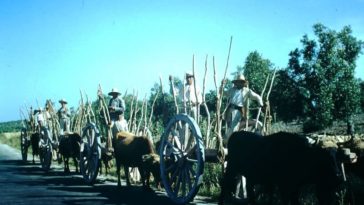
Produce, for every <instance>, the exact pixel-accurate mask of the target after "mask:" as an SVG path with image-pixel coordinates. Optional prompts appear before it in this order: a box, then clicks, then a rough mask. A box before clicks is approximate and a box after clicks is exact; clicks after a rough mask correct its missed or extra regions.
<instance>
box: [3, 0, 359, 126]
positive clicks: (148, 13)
mask: <svg viewBox="0 0 364 205" xmlns="http://www.w3.org/2000/svg"><path fill="white" fill-rule="evenodd" d="M363 10H364V0H347V1H342V0H319V1H318V0H315V1H314V0H308V1H290V0H285V1H268V0H266V1H253V0H249V1H246V0H245V1H243V0H237V1H217V0H215V1H213V0H211V1H188V0H185V1H171V0H170V1H147V0H143V1H122V0H108V1H105V0H104V1H101V0H99V1H97V0H94V1H88V0H52V1H46V0H43V1H41V0H34V1H32V0H1V1H0V72H1V74H0V81H1V83H0V94H1V96H2V97H1V99H2V100H1V101H0V122H2V121H10V120H17V119H20V116H19V108H24V107H25V106H35V107H37V106H38V105H39V106H44V103H45V100H46V99H48V98H50V99H52V100H53V101H56V102H57V101H58V100H59V99H61V98H66V99H67V100H68V101H69V106H74V107H77V106H78V102H79V99H80V94H79V92H80V90H82V91H83V92H85V93H86V94H87V95H88V97H89V99H91V100H95V99H96V91H97V86H98V84H99V83H101V85H102V87H103V89H104V92H108V91H110V90H111V89H112V88H113V87H117V88H118V89H119V90H120V91H121V92H122V93H124V92H125V91H127V92H128V93H132V92H133V91H135V92H138V93H139V98H140V99H142V98H144V96H145V95H146V94H148V93H150V89H151V88H152V87H153V85H154V83H158V82H159V76H161V77H162V79H163V81H164V85H165V86H166V85H168V80H167V79H168V75H170V74H172V75H174V76H180V77H181V78H182V77H183V73H184V71H186V70H192V56H193V55H194V56H195V69H196V72H197V73H198V74H199V75H201V76H202V74H203V71H204V61H205V57H206V55H208V56H209V61H208V63H209V68H210V70H209V71H208V72H209V74H208V79H207V87H208V88H209V89H213V88H214V85H213V75H212V72H213V71H212V66H211V65H212V56H214V57H215V62H216V68H217V75H218V79H221V78H222V75H223V72H224V69H225V64H226V58H227V52H228V46H229V41H230V36H233V43H232V50H231V57H230V62H229V69H228V72H229V73H231V72H234V71H235V70H236V67H237V66H238V65H243V63H244V60H245V58H246V56H247V55H248V53H249V52H251V51H254V50H257V51H258V52H259V53H260V54H261V55H262V56H263V58H267V59H269V60H271V62H272V63H274V64H275V65H276V66H277V67H280V68H282V67H285V66H286V65H287V62H288V53H289V52H290V51H291V50H293V49H294V48H296V47H300V46H301V44H300V39H301V38H302V36H303V35H304V34H308V35H309V37H313V34H312V26H313V25H314V24H315V23H319V22H320V23H322V24H324V25H325V26H327V27H328V28H330V29H334V30H337V31H339V30H341V29H342V28H343V26H345V25H351V27H352V30H353V34H354V36H356V37H357V38H358V39H360V40H364V27H363V25H364V12H363ZM357 66H358V68H357V73H356V74H357V77H360V78H362V79H364V57H363V56H361V57H360V58H359V61H358V62H357ZM198 80H200V82H201V81H202V79H198ZM58 107H59V105H58V103H57V108H58Z"/></svg>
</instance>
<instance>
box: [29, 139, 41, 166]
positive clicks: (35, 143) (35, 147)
mask: <svg viewBox="0 0 364 205" xmlns="http://www.w3.org/2000/svg"><path fill="white" fill-rule="evenodd" d="M39 141H40V136H39V133H37V132H36V133H33V134H32V135H31V136H30V142H31V145H32V154H33V164H35V161H34V157H35V156H36V155H39Z"/></svg>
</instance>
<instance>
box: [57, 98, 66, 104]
mask: <svg viewBox="0 0 364 205" xmlns="http://www.w3.org/2000/svg"><path fill="white" fill-rule="evenodd" d="M58 102H59V103H61V104H67V101H66V100H65V99H64V98H62V99H60V100H59V101H58Z"/></svg>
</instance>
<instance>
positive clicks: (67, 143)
mask: <svg viewBox="0 0 364 205" xmlns="http://www.w3.org/2000/svg"><path fill="white" fill-rule="evenodd" d="M80 144H81V136H80V135H79V134H77V133H71V134H67V135H61V136H60V137H59V147H58V149H59V153H60V154H61V155H62V158H63V166H64V172H65V173H69V172H70V168H69V158H73V161H74V164H75V166H76V173H78V162H79V158H80Z"/></svg>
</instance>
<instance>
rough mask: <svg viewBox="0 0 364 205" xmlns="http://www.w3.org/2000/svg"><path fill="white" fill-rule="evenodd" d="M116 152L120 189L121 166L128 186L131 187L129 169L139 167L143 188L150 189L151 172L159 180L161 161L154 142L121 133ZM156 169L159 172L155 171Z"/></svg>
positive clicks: (115, 148)
mask: <svg viewBox="0 0 364 205" xmlns="http://www.w3.org/2000/svg"><path fill="white" fill-rule="evenodd" d="M114 150H115V160H116V173H117V175H118V186H119V187H120V186H121V182H120V168H121V165H123V166H124V172H125V176H126V183H127V186H130V179H129V167H137V168H138V169H139V172H140V175H141V180H142V184H143V187H148V188H149V176H150V172H152V174H153V176H154V179H155V180H158V179H159V160H158V159H157V157H156V155H155V151H154V147H153V144H152V142H151V141H150V140H149V139H148V138H147V137H140V136H134V135H133V134H131V133H127V132H119V133H118V134H117V137H116V139H115V140H114ZM143 156H144V160H143ZM153 162H154V163H153ZM150 163H151V164H150ZM148 164H149V166H148ZM150 165H153V166H150ZM156 167H157V170H154V169H155V168H156ZM153 168H154V169H153ZM146 182H147V184H146Z"/></svg>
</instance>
